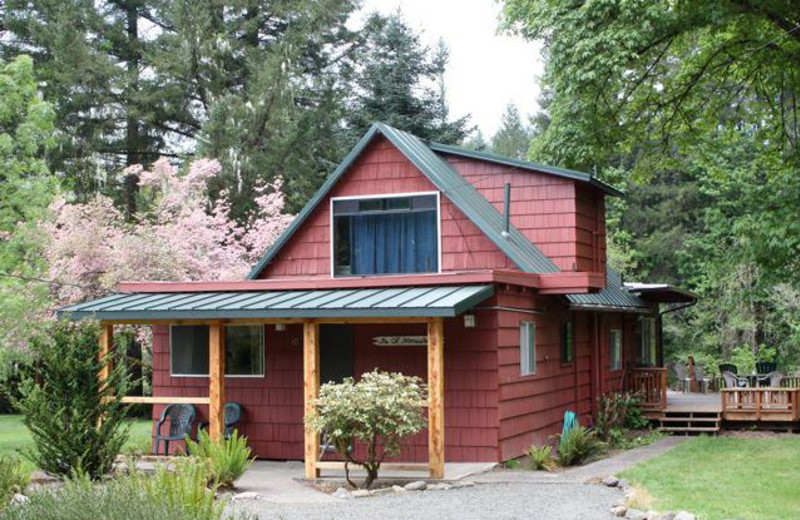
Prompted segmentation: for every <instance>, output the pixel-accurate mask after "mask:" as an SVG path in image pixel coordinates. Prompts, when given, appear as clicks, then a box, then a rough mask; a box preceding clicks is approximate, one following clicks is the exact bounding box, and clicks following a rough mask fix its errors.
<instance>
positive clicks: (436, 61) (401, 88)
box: [345, 13, 470, 143]
mask: <svg viewBox="0 0 800 520" xmlns="http://www.w3.org/2000/svg"><path fill="white" fill-rule="evenodd" d="M364 30H365V32H366V35H365V39H366V41H365V43H364V45H363V46H361V47H360V48H359V50H358V51H357V56H356V59H355V63H356V65H355V71H354V79H353V83H354V90H353V92H354V94H353V95H352V96H351V98H350V99H349V102H348V111H347V115H346V117H345V126H346V128H347V131H348V134H349V141H350V142H351V143H352V142H354V141H355V140H357V139H358V138H359V137H361V135H362V134H363V133H364V132H365V131H366V130H367V128H369V126H370V125H371V124H372V123H373V122H375V121H381V122H384V123H386V124H389V125H391V126H395V127H397V128H400V129H401V130H406V131H408V132H411V133H413V134H414V135H417V136H419V137H422V138H423V139H430V140H434V141H441V142H446V143H458V142H461V141H462V140H463V139H464V138H465V137H466V136H467V135H468V134H469V132H470V129H469V128H468V122H469V116H464V117H461V118H458V119H455V120H452V121H451V120H450V119H449V114H448V109H447V103H446V98H445V92H444V87H443V81H442V76H443V74H444V72H445V69H446V67H447V61H448V51H447V48H446V47H445V46H444V45H443V44H442V43H439V44H438V45H437V46H435V47H434V48H430V47H427V46H424V45H423V44H422V43H421V42H420V37H419V35H418V34H416V33H415V32H414V31H413V29H411V27H409V26H408V25H407V24H406V22H405V20H404V19H403V17H402V15H400V14H399V13H397V14H393V15H390V16H386V17H384V16H380V15H378V14H374V15H372V16H371V17H370V18H369V19H368V20H367V22H366V25H365V29H364Z"/></svg>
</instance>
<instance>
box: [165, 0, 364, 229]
mask: <svg viewBox="0 0 800 520" xmlns="http://www.w3.org/2000/svg"><path fill="white" fill-rule="evenodd" d="M225 4H226V5H224V4H222V3H220V2H216V1H211V0H208V1H195V0H177V1H174V2H166V3H165V6H164V7H163V9H160V10H159V12H160V16H161V19H160V20H159V21H158V23H160V24H161V26H162V27H163V28H164V30H163V33H162V35H161V36H160V37H159V38H158V39H157V41H156V42H155V50H154V52H153V55H152V63H153V67H154V69H155V70H156V71H157V73H158V75H159V81H160V84H161V90H162V91H163V92H166V93H169V96H168V98H167V99H168V100H169V107H170V108H169V110H170V111H172V112H173V113H174V114H176V116H177V115H180V117H181V118H182V119H181V120H178V119H177V117H176V116H173V117H172V118H173V120H174V123H175V124H176V125H178V126H180V127H181V128H182V131H183V132H184V133H185V134H186V135H187V136H189V137H195V136H196V137H197V151H198V153H199V154H200V155H204V156H211V157H215V158H217V159H218V160H220V162H221V163H222V166H223V174H222V175H221V176H220V180H219V181H218V183H217V184H216V185H215V186H213V187H212V189H213V191H214V192H221V191H222V190H228V191H229V192H230V197H231V200H232V202H233V205H234V208H235V210H236V213H237V214H238V215H239V216H241V215H243V214H244V213H245V212H247V211H249V210H251V209H253V202H252V201H253V198H254V192H253V188H254V186H255V184H256V183H257V182H259V181H271V180H272V179H274V178H275V177H278V176H281V177H283V178H284V181H285V183H284V187H285V190H286V193H287V194H288V195H289V198H290V200H289V205H290V207H292V209H295V210H296V209H297V208H298V207H299V206H300V205H302V203H303V202H305V200H306V199H307V198H308V196H310V195H311V193H313V190H314V189H316V188H317V186H318V185H319V184H320V183H321V181H322V179H323V178H324V174H325V172H327V171H329V170H330V168H331V165H332V164H334V162H335V161H336V160H337V159H338V157H339V156H340V154H341V141H340V137H339V136H338V135H337V133H336V131H335V130H336V126H337V122H338V119H339V118H340V116H341V98H342V96H343V92H344V90H345V88H344V86H343V85H344V79H343V78H344V75H343V69H344V68H345V67H344V64H345V63H346V61H347V59H348V58H349V55H350V54H349V53H350V52H351V50H352V47H353V46H354V45H355V44H356V36H357V35H356V34H354V33H353V32H351V31H349V30H348V29H347V27H346V26H345V23H346V21H347V18H348V17H349V15H350V14H351V13H352V12H353V10H354V9H355V1H351V0H347V1H341V0H321V1H316V0H315V1H311V0H291V1H287V2H276V1H275V0H235V1H230V2H226V3H225Z"/></svg>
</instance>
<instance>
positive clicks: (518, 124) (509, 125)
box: [492, 103, 531, 159]
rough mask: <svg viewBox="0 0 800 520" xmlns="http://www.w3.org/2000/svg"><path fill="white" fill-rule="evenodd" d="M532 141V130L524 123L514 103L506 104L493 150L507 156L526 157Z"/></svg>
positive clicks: (493, 140) (493, 141)
mask: <svg viewBox="0 0 800 520" xmlns="http://www.w3.org/2000/svg"><path fill="white" fill-rule="evenodd" d="M530 143H531V131H530V130H529V129H528V128H527V127H525V125H523V123H522V119H521V118H520V116H519V110H518V109H517V106H516V105H514V104H513V103H509V104H508V105H506V110H505V112H504V113H503V117H502V122H501V125H500V129H499V130H498V131H497V133H496V134H494V137H493V138H492V152H494V153H496V154H497V155H503V156H505V157H513V158H515V159H524V158H525V157H526V156H527V154H528V147H529V146H530Z"/></svg>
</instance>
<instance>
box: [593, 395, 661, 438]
mask: <svg viewBox="0 0 800 520" xmlns="http://www.w3.org/2000/svg"><path fill="white" fill-rule="evenodd" d="M640 403H641V399H640V397H639V396H637V395H636V394H631V393H627V392H624V393H618V392H612V393H608V394H605V395H602V396H600V397H599V398H598V399H597V413H596V414H595V428H596V429H597V434H598V436H599V437H600V439H601V440H602V441H605V442H608V443H610V444H611V445H613V446H617V445H619V441H620V440H622V439H624V438H625V437H626V431H625V430H627V429H643V428H647V427H648V426H649V425H650V421H648V420H647V418H646V417H645V416H644V414H643V413H642V409H641V407H640V406H639V405H640Z"/></svg>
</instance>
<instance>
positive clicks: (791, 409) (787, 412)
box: [720, 388, 800, 421]
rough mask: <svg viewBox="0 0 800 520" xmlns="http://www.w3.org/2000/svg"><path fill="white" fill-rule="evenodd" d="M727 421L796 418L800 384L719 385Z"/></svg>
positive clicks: (793, 419) (790, 419)
mask: <svg viewBox="0 0 800 520" xmlns="http://www.w3.org/2000/svg"><path fill="white" fill-rule="evenodd" d="M720 393H721V394H722V414H723V417H724V418H725V420H727V421H798V420H800V409H798V405H800V388H723V389H722V390H721V391H720Z"/></svg>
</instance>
